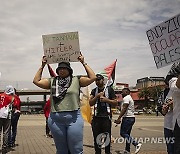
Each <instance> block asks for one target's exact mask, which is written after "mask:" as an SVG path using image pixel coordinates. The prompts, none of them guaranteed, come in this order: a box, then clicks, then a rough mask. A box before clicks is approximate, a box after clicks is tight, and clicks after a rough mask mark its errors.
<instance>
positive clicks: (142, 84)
mask: <svg viewBox="0 0 180 154" xmlns="http://www.w3.org/2000/svg"><path fill="white" fill-rule="evenodd" d="M164 79H165V78H164V77H144V78H141V79H137V83H136V88H137V89H142V88H148V87H154V86H164Z"/></svg>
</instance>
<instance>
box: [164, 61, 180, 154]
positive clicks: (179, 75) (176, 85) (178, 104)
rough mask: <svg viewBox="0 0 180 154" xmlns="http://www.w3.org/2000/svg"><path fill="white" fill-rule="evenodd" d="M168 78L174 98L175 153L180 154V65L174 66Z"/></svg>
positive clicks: (175, 64)
mask: <svg viewBox="0 0 180 154" xmlns="http://www.w3.org/2000/svg"><path fill="white" fill-rule="evenodd" d="M168 76H169V77H168ZM166 78H169V88H170V90H171V92H172V98H173V128H174V137H175V144H174V153H175V154H180V63H174V64H173V65H172V67H171V69H170V71H169V72H168V75H167V77H166Z"/></svg>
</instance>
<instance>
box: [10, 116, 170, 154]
mask: <svg viewBox="0 0 180 154" xmlns="http://www.w3.org/2000/svg"><path fill="white" fill-rule="evenodd" d="M162 126H163V117H151V116H138V117H137V118H136V124H135V126H134V128H133V131H132V135H133V136H134V137H137V138H142V140H143V139H144V138H148V137H151V138H152V137H153V138H160V139H162V137H163V131H162V130H163V127H162ZM112 135H113V137H114V138H115V143H113V144H112V154H118V153H119V152H120V151H122V150H123V148H124V143H122V138H119V126H118V127H115V125H114V124H113V126H112ZM134 150H135V148H134V147H133V146H132V152H134ZM165 150H166V146H165V144H164V143H162V142H160V143H151V141H147V143H144V144H143V146H142V149H141V151H140V152H139V153H140V154H156V153H157V154H165V153H166V152H165ZM55 152H56V150H55V145H54V142H53V139H51V138H46V137H45V118H44V116H43V115H21V117H20V120H19V125H18V134H17V141H16V147H15V148H14V149H13V150H11V151H10V152H8V154H55ZM84 154H94V147H93V137H92V131H91V127H90V125H89V124H88V123H86V122H85V125H84Z"/></svg>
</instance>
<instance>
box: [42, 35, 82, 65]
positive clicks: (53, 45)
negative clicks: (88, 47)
mask: <svg viewBox="0 0 180 154" xmlns="http://www.w3.org/2000/svg"><path fill="white" fill-rule="evenodd" d="M42 39H43V48H44V55H45V56H46V57H47V63H48V64H52V63H59V62H62V61H63V62H76V61H78V59H77V58H78V57H79V56H80V47H79V35H78V32H68V33H59V34H49V35H42Z"/></svg>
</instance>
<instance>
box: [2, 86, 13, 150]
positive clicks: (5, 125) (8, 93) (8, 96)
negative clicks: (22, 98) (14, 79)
mask: <svg viewBox="0 0 180 154" xmlns="http://www.w3.org/2000/svg"><path fill="white" fill-rule="evenodd" d="M14 94H15V91H14V88H13V87H12V86H11V85H9V86H6V89H5V91H4V93H2V94H0V109H1V108H3V107H4V106H8V105H9V109H11V104H12V103H13V100H14V97H13V95H14ZM10 126H11V112H9V115H8V117H7V118H4V117H0V143H1V132H2V130H3V144H2V153H6V152H8V134H9V129H10Z"/></svg>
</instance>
